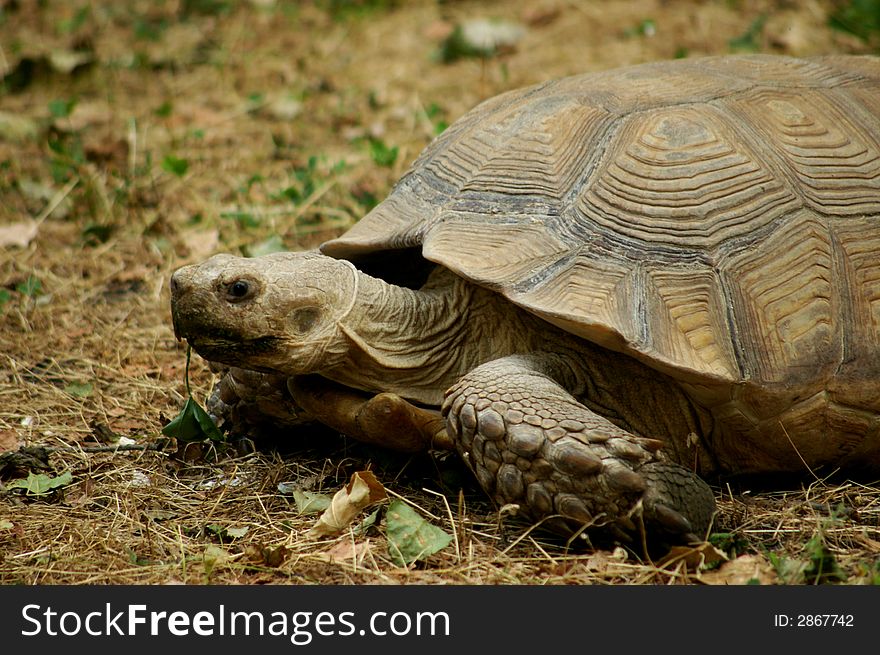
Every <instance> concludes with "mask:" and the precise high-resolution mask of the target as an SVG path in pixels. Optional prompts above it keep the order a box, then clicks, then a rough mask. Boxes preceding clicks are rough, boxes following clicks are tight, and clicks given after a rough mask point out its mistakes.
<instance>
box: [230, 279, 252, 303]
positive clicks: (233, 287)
mask: <svg viewBox="0 0 880 655" xmlns="http://www.w3.org/2000/svg"><path fill="white" fill-rule="evenodd" d="M226 294H227V295H228V296H229V300H231V301H233V302H235V301H236V300H244V299H245V298H247V297H248V296H249V295H250V294H251V284H250V283H249V282H247V281H246V280H236V281H235V282H233V283H232V284H230V285H229V286H227V287H226Z"/></svg>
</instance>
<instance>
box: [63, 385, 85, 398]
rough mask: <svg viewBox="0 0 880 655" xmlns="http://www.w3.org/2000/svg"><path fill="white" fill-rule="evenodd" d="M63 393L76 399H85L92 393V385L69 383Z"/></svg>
mask: <svg viewBox="0 0 880 655" xmlns="http://www.w3.org/2000/svg"><path fill="white" fill-rule="evenodd" d="M64 391H65V392H67V393H69V394H70V395H71V396H76V397H77V398H86V397H87V396H89V395H90V394H91V393H92V385H91V384H89V383H88V382H71V383H70V384H68V385H67V386H66V387H64Z"/></svg>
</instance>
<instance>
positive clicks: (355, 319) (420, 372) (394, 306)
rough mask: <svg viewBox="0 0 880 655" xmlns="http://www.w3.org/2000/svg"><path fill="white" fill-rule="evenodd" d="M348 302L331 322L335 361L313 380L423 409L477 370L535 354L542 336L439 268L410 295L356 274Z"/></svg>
mask: <svg viewBox="0 0 880 655" xmlns="http://www.w3.org/2000/svg"><path fill="white" fill-rule="evenodd" d="M356 302H357V304H358V305H359V306H358V307H356V308H355V310H354V311H351V312H349V313H348V315H347V316H346V317H345V318H344V319H342V321H340V323H339V332H340V336H341V337H342V338H343V339H344V340H346V341H347V344H346V345H347V347H346V349H345V355H344V358H343V361H342V362H341V363H337V364H334V365H332V366H331V367H330V368H327V369H324V370H321V371H320V373H321V375H323V376H324V377H327V378H329V379H331V380H335V381H336V382H339V383H341V384H344V385H347V386H350V387H354V388H358V389H363V390H365V391H370V392H383V391H390V392H393V393H396V394H398V395H400V396H402V397H404V398H407V399H408V400H411V401H414V402H417V403H421V404H424V405H429V406H439V405H440V404H441V403H442V401H443V393H444V392H445V391H446V389H448V388H449V387H450V386H452V385H453V384H454V383H455V382H456V381H457V380H458V379H459V378H460V377H461V376H462V375H464V374H465V373H466V372H468V371H469V370H471V369H473V368H474V367H476V366H478V365H479V364H481V363H483V362H486V361H489V360H491V359H496V358H498V357H502V356H504V355H506V354H512V353H516V352H527V351H530V350H534V349H536V348H535V346H536V345H537V344H534V343H531V341H533V340H535V338H536V335H539V334H540V333H541V332H542V330H536V329H535V324H534V322H536V321H538V319H536V318H534V317H531V316H529V315H527V314H525V313H524V312H522V311H520V310H517V309H515V308H514V307H513V306H512V305H511V304H510V303H509V301H506V300H504V299H503V298H501V296H499V295H498V294H495V293H493V292H491V291H488V290H485V289H482V288H480V287H477V286H475V285H473V284H470V283H468V282H466V281H465V280H463V279H462V278H460V277H458V276H457V275H455V274H453V273H451V272H450V271H448V270H446V269H443V268H438V269H436V270H435V271H434V272H433V273H432V274H431V276H430V278H429V279H428V281H427V283H426V284H425V286H424V287H422V288H421V289H418V290H412V289H407V288H405V287H398V286H395V285H391V284H388V283H386V282H384V281H382V280H378V279H376V278H373V277H370V276H368V275H365V274H363V273H361V274H360V280H359V284H358V298H357V300H356ZM545 326H546V324H545ZM333 359H336V358H335V357H334V358H333Z"/></svg>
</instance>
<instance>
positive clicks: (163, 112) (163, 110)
mask: <svg viewBox="0 0 880 655" xmlns="http://www.w3.org/2000/svg"><path fill="white" fill-rule="evenodd" d="M173 110H174V105H173V104H171V101H170V100H166V101H165V102H163V103H162V104H161V105H159V106H158V107H156V108H155V109H154V110H153V113H154V114H155V115H156V116H158V117H159V118H168V117H169V116H171V112H172V111H173Z"/></svg>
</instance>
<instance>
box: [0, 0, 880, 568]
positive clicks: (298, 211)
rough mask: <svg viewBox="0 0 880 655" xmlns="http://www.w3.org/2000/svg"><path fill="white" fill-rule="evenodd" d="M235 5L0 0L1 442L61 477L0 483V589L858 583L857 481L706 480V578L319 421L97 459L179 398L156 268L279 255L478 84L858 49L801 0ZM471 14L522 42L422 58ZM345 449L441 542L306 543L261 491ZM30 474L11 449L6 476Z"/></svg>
mask: <svg viewBox="0 0 880 655" xmlns="http://www.w3.org/2000/svg"><path fill="white" fill-rule="evenodd" d="M40 4H43V5H44V6H43V7H42V8H39V6H40ZM229 4H230V3H224V2H213V1H211V0H190V1H188V2H187V1H183V0H181V1H172V0H167V1H165V2H146V1H142V2H138V1H132V2H128V3H113V2H99V1H96V0H95V1H91V2H87V1H85V0H83V1H82V2H60V1H49V2H46V3H30V2H12V1H10V0H3V1H0V73H2V74H3V75H4V82H3V84H4V86H5V90H4V91H2V92H0V194H2V195H0V294H3V295H2V296H0V302H2V305H3V306H2V314H0V453H10V452H13V451H15V450H16V449H18V448H19V446H21V445H28V446H35V445H39V446H45V447H47V448H48V449H49V456H48V465H47V466H48V468H47V469H45V470H44V471H43V472H46V473H48V474H50V475H58V474H61V473H62V472H65V471H69V472H71V473H72V475H73V481H72V483H71V484H69V485H68V486H66V487H65V488H64V489H63V490H62V491H56V492H53V493H50V494H47V495H45V496H40V497H26V496H22V495H20V494H19V493H12V492H8V493H2V492H0V582H2V583H5V584H36V583H63V584H67V583H71V584H73V583H77V584H78V583H102V584H103V583H109V584H115V583H180V582H182V583H202V582H214V583H266V582H268V583H276V582H300V583H341V582H346V583H394V584H397V583H456V584H457V583H526V584H568V583H603V584H605V583H630V584H678V583H708V584H718V583H720V584H726V583H741V582H745V581H748V580H750V579H754V580H757V581H759V582H761V583H779V582H782V583H785V582H804V581H813V580H815V579H816V578H817V577H820V578H821V576H820V575H819V574H818V573H817V566H818V565H819V564H821V565H822V566H824V567H825V571H827V570H828V567H829V566H831V564H830V563H831V562H834V563H836V566H837V567H839V569H840V571H842V572H843V573H844V574H845V576H846V581H847V582H849V583H853V584H859V583H871V582H873V583H876V582H878V580H880V564H878V562H880V497H878V493H877V489H876V487H872V486H867V485H858V484H855V483H845V484H840V485H832V484H827V483H825V482H823V481H819V480H817V481H815V482H814V483H813V484H811V485H800V486H798V485H795V486H794V488H793V489H792V490H791V491H788V492H779V491H777V492H774V493H766V492H763V493H761V492H759V491H757V490H755V491H754V492H752V491H750V490H748V489H745V488H736V489H733V488H723V489H722V488H719V489H718V490H717V492H718V500H719V506H720V514H719V517H718V520H717V525H716V529H717V530H718V531H719V532H724V533H728V534H729V536H728V537H727V538H726V540H725V541H724V543H721V542H719V545H720V546H722V547H723V548H724V550H725V552H726V554H727V557H728V558H729V561H726V562H724V563H723V564H721V565H720V566H719V565H718V563H717V562H716V563H715V564H714V565H710V566H705V567H702V568H700V567H698V566H694V565H693V563H691V564H690V565H689V564H688V563H687V562H685V561H684V559H677V560H674V561H671V562H667V563H665V564H657V563H651V562H648V561H645V560H643V559H641V558H639V557H637V556H636V555H635V554H633V553H632V552H627V551H625V550H623V549H618V550H615V551H613V552H609V551H595V552H590V551H583V550H575V549H571V548H566V545H565V544H561V543H558V542H556V541H553V540H552V539H546V538H544V537H543V536H541V535H538V534H537V533H534V532H529V531H526V530H524V529H523V528H522V526H518V525H515V524H512V523H509V522H504V523H502V524H500V525H499V521H498V517H497V514H496V513H495V510H494V508H493V507H492V506H491V505H490V504H489V503H488V502H487V501H486V500H485V499H484V498H483V497H482V495H481V494H480V492H479V490H478V489H476V487H475V486H474V484H473V483H472V482H471V481H470V480H469V478H468V477H467V476H466V475H464V473H463V470H462V468H461V466H460V465H459V464H458V463H457V462H456V461H455V460H454V458H449V457H445V458H444V457H431V456H428V455H425V456H422V457H414V458H403V457H399V456H394V455H389V454H387V453H381V452H377V451H375V450H372V451H371V450H369V449H366V448H364V447H362V446H359V445H358V444H354V443H352V442H351V441H349V440H347V439H345V438H344V437H341V436H339V435H334V434H326V433H322V432H320V431H314V432H310V433H307V434H303V435H299V436H297V437H296V438H288V439H287V440H286V441H281V442H280V443H281V445H283V448H280V449H278V450H273V449H269V448H263V449H261V450H260V451H259V452H251V453H247V452H236V451H232V450H231V449H225V450H221V451H220V452H218V453H211V452H207V451H204V452H195V453H193V452H189V453H186V454H184V453H181V452H174V448H173V447H166V448H164V449H160V450H133V451H126V452H116V453H112V452H93V450H94V448H95V447H96V446H99V443H98V441H97V440H96V439H98V437H100V435H105V434H107V433H108V432H112V433H115V434H117V435H123V436H126V437H128V438H131V439H133V440H134V441H135V442H136V443H138V444H152V445H155V444H157V443H161V442H160V441H159V436H160V431H161V429H162V427H163V425H164V424H165V423H167V421H168V420H169V419H170V418H172V417H174V416H175V415H176V414H177V413H178V412H179V411H180V408H181V406H182V404H183V402H184V400H185V395H186V391H185V388H184V384H183V376H184V363H185V356H184V349H183V347H182V345H181V344H179V343H177V342H176V341H175V339H174V337H173V334H172V331H171V328H170V320H169V311H168V292H167V280H168V277H169V274H170V273H171V272H172V271H173V270H174V269H175V268H176V267H178V266H180V265H182V264H184V263H188V262H192V261H196V260H199V259H202V258H204V257H206V256H207V255H209V254H211V253H213V252H215V251H221V250H222V251H237V250H241V249H242V248H243V247H247V246H248V245H251V246H252V245H253V244H262V243H265V242H266V240H267V239H269V238H270V237H272V236H273V235H278V236H280V238H281V239H282V242H283V245H284V246H286V247H287V248H290V249H298V248H304V247H309V246H312V245H315V244H316V243H319V242H320V241H322V240H324V239H326V238H328V237H330V236H332V235H335V234H337V233H338V232H339V231H340V230H342V229H344V228H345V227H347V226H349V225H351V224H352V223H353V222H354V221H355V220H357V218H358V217H359V216H360V215H362V214H363V213H364V212H365V210H366V209H367V208H368V207H369V206H370V205H371V203H372V202H374V201H375V200H380V199H381V198H382V197H383V196H384V194H385V193H386V192H387V190H388V189H389V187H390V185H391V184H392V182H393V181H394V180H395V179H396V178H397V177H398V176H399V175H400V174H401V173H402V172H403V170H404V169H405V168H406V166H407V165H408V163H409V162H411V161H412V159H413V158H414V157H415V156H416V155H417V154H418V152H419V151H420V150H421V149H422V148H423V147H424V146H425V145H426V143H427V142H428V141H429V140H430V139H431V137H432V136H433V135H434V134H435V133H436V131H437V130H438V129H439V127H440V125H439V124H440V123H441V122H451V121H452V120H454V119H455V118H456V117H458V116H459V115H461V114H462V113H463V112H464V111H465V110H466V109H468V108H469V107H471V106H473V105H474V104H476V103H477V102H478V101H479V100H481V99H484V98H486V97H489V96H491V95H494V94H496V93H498V92H500V91H503V90H506V89H510V88H514V87H517V86H520V85H523V84H527V83H532V82H537V81H540V80H543V79H547V78H551V77H557V76H561V75H566V74H571V73H577V72H582V71H588V70H598V69H604V68H609V67H612V66H615V65H620V64H629V63H637V62H643V61H649V60H655V59H662V58H670V57H673V56H681V55H687V56H698V55H703V54H720V53H726V52H729V51H730V50H731V49H732V46H731V44H730V41H731V40H732V39H736V38H737V37H742V36H743V35H744V34H747V32H748V31H749V29H750V27H752V26H758V25H762V27H761V28H760V29H757V30H755V34H754V38H752V39H751V40H749V39H746V41H747V42H748V44H747V45H748V46H749V47H751V48H752V49H754V50H756V51H762V52H771V53H785V54H794V55H812V54H822V53H831V52H869V51H871V50H870V47H871V46H872V45H874V46H876V43H874V44H869V43H866V42H864V41H862V40H860V39H859V38H857V37H855V36H853V35H850V34H847V33H844V32H840V31H835V30H832V29H830V28H829V27H828V24H827V20H828V16H829V13H830V12H831V11H833V10H834V8H835V6H837V5H841V4H845V3H842V2H838V3H837V5H835V3H833V2H826V1H821V0H806V1H803V2H791V1H788V2H786V1H776V2H772V1H769V0H740V1H733V0H730V1H726V2H725V1H720V0H719V1H712V0H703V1H685V0H682V1H679V2H674V1H672V0H669V1H666V2H664V1H662V0H636V1H635V2H619V1H615V0H609V1H605V2H599V1H596V2H586V1H585V2H576V1H565V0H540V1H539V2H516V1H509V2H479V3H477V2H458V1H457V2H451V1H450V2H403V1H401V2H397V3H392V2H381V1H376V0H373V1H372V2H370V1H366V0H365V1H362V2H351V1H350V2H345V1H344V0H335V1H333V0H324V1H315V2H284V1H282V0H278V1H277V2H273V1H272V0H263V1H258V0H252V2H238V3H231V5H232V7H233V8H231V9H228V8H227V9H224V8H223V6H222V5H229ZM83 8H85V9H84V10H83ZM762 16H763V17H764V18H761V17H762ZM480 17H499V18H504V19H508V20H512V21H517V22H518V23H520V24H522V25H524V26H525V28H526V32H525V35H524V36H523V37H522V39H521V40H520V41H519V42H518V43H517V44H516V46H515V48H513V49H510V50H508V51H505V52H502V53H499V54H498V55H497V56H494V57H490V58H463V59H459V60H457V61H454V62H452V63H449V64H443V63H440V62H438V61H437V60H436V59H435V57H434V53H435V52H436V51H437V49H438V46H439V43H440V40H441V39H442V38H443V37H444V35H445V34H447V33H448V30H449V27H450V25H452V24H453V23H455V22H456V21H462V20H469V19H474V18H480ZM646 20H649V21H652V22H649V23H646V22H645V21H646ZM762 21H763V22H762ZM76 59H80V60H82V61H80V65H79V66H78V67H76V68H74V69H73V70H70V68H71V63H72V62H75V61H76ZM64 101H75V103H74V104H73V105H72V111H71V112H69V113H68V111H67V109H68V108H69V107H70V105H69V104H65V102H64ZM371 140H372V141H371ZM370 143H372V144H373V146H372V148H373V150H372V151H371V148H370V145H369V144H370ZM392 147H396V148H398V152H397V156H396V158H394V161H393V162H390V161H389V160H390V159H392V158H391V157H390V156H389V157H387V158H386V159H385V161H384V164H388V165H383V155H388V153H389V150H390V148H392ZM172 157H173V158H176V159H173V158H172ZM313 157H314V159H311V158H313ZM310 160H311V163H310ZM342 162H344V165H343V164H341V163H342ZM184 163H185V164H186V170H185V171H182V170H181V168H182V167H183V165H184ZM175 165H176V166H177V167H178V173H180V174H177V173H175V172H174V171H173V169H174V168H175ZM169 169H172V170H169ZM291 188H292V189H293V191H288V192H287V193H286V195H285V193H284V191H285V190H287V189H291ZM16 241H17V242H18V243H15V242H16ZM29 280H30V283H29V282H28V281H29ZM34 280H38V281H39V285H40V286H39V289H34V287H33V281H34ZM29 284H30V286H29ZM190 378H191V382H192V390H193V395H194V397H195V398H196V399H197V400H199V401H200V402H203V401H204V399H205V397H206V395H207V393H208V392H209V389H210V388H211V385H212V381H213V377H212V375H211V374H210V372H209V371H208V370H207V368H206V366H205V365H204V363H203V362H202V361H201V360H199V359H198V358H197V357H194V358H193V364H192V369H191V371H190ZM89 449H92V450H89ZM368 465H369V466H372V468H373V470H374V471H376V473H377V476H378V477H379V479H380V480H381V481H382V482H383V484H384V485H385V486H386V488H387V489H388V490H389V493H391V494H392V495H397V496H400V497H402V498H404V499H406V500H407V501H409V502H411V503H412V504H414V505H415V506H417V507H418V508H419V510H420V511H421V512H422V513H423V514H424V515H425V516H426V517H428V518H429V519H430V520H431V521H432V522H434V523H435V524H436V525H438V526H440V527H441V528H443V529H444V530H446V531H447V532H449V533H451V534H454V535H455V540H454V541H453V543H452V544H451V545H450V546H449V547H447V548H445V549H444V550H442V551H440V552H439V553H437V554H435V555H433V556H431V557H430V558H428V559H427V561H422V562H418V563H416V564H414V565H412V566H410V567H400V566H397V565H395V564H394V563H393V562H392V560H391V559H390V558H389V556H388V549H387V544H386V539H385V536H384V532H383V530H382V528H381V526H380V527H379V528H378V529H373V530H372V531H368V532H367V533H366V534H364V535H357V536H356V535H354V534H353V533H348V534H345V535H344V536H342V537H340V538H338V539H323V540H309V539H306V538H305V537H304V533H305V531H306V530H307V529H308V527H309V526H311V525H312V523H313V522H314V520H315V517H314V516H304V515H300V514H298V512H297V509H296V506H295V504H294V503H293V501H292V500H291V499H290V497H289V496H284V495H281V494H280V493H279V492H278V489H277V485H278V483H279V482H283V481H290V482H293V483H295V484H299V485H301V486H303V487H306V488H311V489H314V490H323V491H327V492H330V493H332V492H335V491H336V490H337V489H338V488H340V487H341V486H342V485H343V484H344V483H345V482H346V481H347V480H348V478H349V476H350V475H351V473H352V472H353V471H356V470H359V469H362V468H364V467H365V466H368ZM27 470H28V467H27V466H20V467H18V468H17V469H14V468H12V467H10V466H6V467H5V471H3V472H2V474H3V481H4V482H6V483H7V484H8V483H9V482H10V480H11V479H13V478H15V477H18V476H20V475H22V474H25V473H26V472H27ZM31 470H32V471H34V472H40V469H39V468H31ZM440 480H443V481H445V486H443V485H441V483H440V482H439V481H440ZM461 486H463V487H464V491H463V493H462V495H461V496H459V495H458V492H457V488H458V487H461ZM444 490H447V492H448V493H447V495H446V496H444V495H441V494H439V493H438V492H440V491H444ZM210 526H219V527H220V528H221V529H229V528H247V531H246V532H245V533H244V534H243V536H239V537H238V538H235V539H232V538H231V537H229V536H228V534H227V535H226V536H225V537H223V536H222V534H221V535H218V532H217V529H215V528H212V527H210ZM701 552H702V553H703V554H705V553H706V552H709V551H697V552H690V551H689V552H685V553H683V555H686V556H689V557H690V558H691V559H694V558H696V559H699V557H700V555H701Z"/></svg>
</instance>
